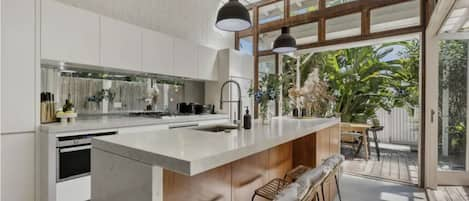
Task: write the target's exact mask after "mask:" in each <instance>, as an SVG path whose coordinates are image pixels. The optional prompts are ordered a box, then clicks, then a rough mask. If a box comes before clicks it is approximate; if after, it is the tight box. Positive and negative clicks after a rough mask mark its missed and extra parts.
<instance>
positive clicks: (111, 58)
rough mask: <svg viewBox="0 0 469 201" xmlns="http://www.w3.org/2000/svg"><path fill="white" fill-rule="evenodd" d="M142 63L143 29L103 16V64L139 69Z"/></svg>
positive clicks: (126, 68) (125, 68)
mask: <svg viewBox="0 0 469 201" xmlns="http://www.w3.org/2000/svg"><path fill="white" fill-rule="evenodd" d="M141 63H142V30H141V29H140V28H139V27H137V26H134V25H131V24H127V23H124V22H121V21H117V20H114V19H111V18H108V17H103V16H101V65H103V66H105V67H114V68H120V69H124V70H133V71H139V70H141V66H142V65H141Z"/></svg>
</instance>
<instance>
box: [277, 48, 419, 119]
mask: <svg viewBox="0 0 469 201" xmlns="http://www.w3.org/2000/svg"><path fill="white" fill-rule="evenodd" d="M396 47H400V48H401V49H403V51H401V52H400V53H399V55H398V56H399V59H394V60H391V61H383V60H384V59H385V58H386V57H387V56H388V55H389V54H391V53H392V52H393V51H394V49H395V48H396ZM419 49H420V47H419V43H418V42H417V41H406V42H399V43H390V44H383V45H378V46H366V47H359V48H350V49H342V50H337V51H328V52H321V53H315V54H312V55H303V56H301V59H300V61H301V65H300V72H301V83H303V82H304V80H305V79H306V77H307V76H308V74H309V72H312V69H313V68H319V69H320V73H319V74H320V78H321V79H322V80H324V81H326V82H327V83H328V85H329V87H330V90H329V91H330V94H332V95H333V96H335V99H336V103H334V104H335V106H334V109H335V111H334V112H336V113H340V114H341V117H342V121H346V122H366V121H367V119H370V118H372V117H374V116H375V113H376V110H377V109H379V108H382V109H385V110H387V111H390V110H391V109H392V108H394V107H408V108H409V110H410V111H412V110H413V108H414V107H415V106H416V105H417V104H418V68H419ZM284 59H287V60H288V59H289V58H284ZM284 63H285V65H289V64H292V63H295V65H296V62H288V61H284ZM284 68H288V67H284ZM295 68H296V67H295ZM284 72H285V71H284ZM291 79H293V78H291ZM295 80H296V79H295Z"/></svg>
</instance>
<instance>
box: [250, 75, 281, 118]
mask: <svg viewBox="0 0 469 201" xmlns="http://www.w3.org/2000/svg"><path fill="white" fill-rule="evenodd" d="M280 86H282V77H281V75H276V74H266V75H265V76H263V77H262V78H261V79H260V80H259V88H258V89H253V88H250V89H249V92H248V93H249V96H254V100H255V101H256V103H257V104H259V110H260V114H261V116H262V117H265V115H267V112H268V108H269V103H270V102H271V101H275V100H277V99H278V97H279V96H280Z"/></svg>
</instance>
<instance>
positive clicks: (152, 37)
mask: <svg viewBox="0 0 469 201" xmlns="http://www.w3.org/2000/svg"><path fill="white" fill-rule="evenodd" d="M142 45H143V51H142V67H143V71H145V72H148V73H157V74H163V75H173V74H174V70H173V66H174V65H173V60H174V58H173V57H174V56H173V49H174V39H173V38H172V37H170V36H168V35H165V34H162V33H159V32H155V31H152V30H147V29H145V30H143V32H142Z"/></svg>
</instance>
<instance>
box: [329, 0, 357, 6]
mask: <svg viewBox="0 0 469 201" xmlns="http://www.w3.org/2000/svg"><path fill="white" fill-rule="evenodd" d="M352 1H356V0H326V8H328V7H332V6H337V5H340V4H344V3H348V2H352Z"/></svg>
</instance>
